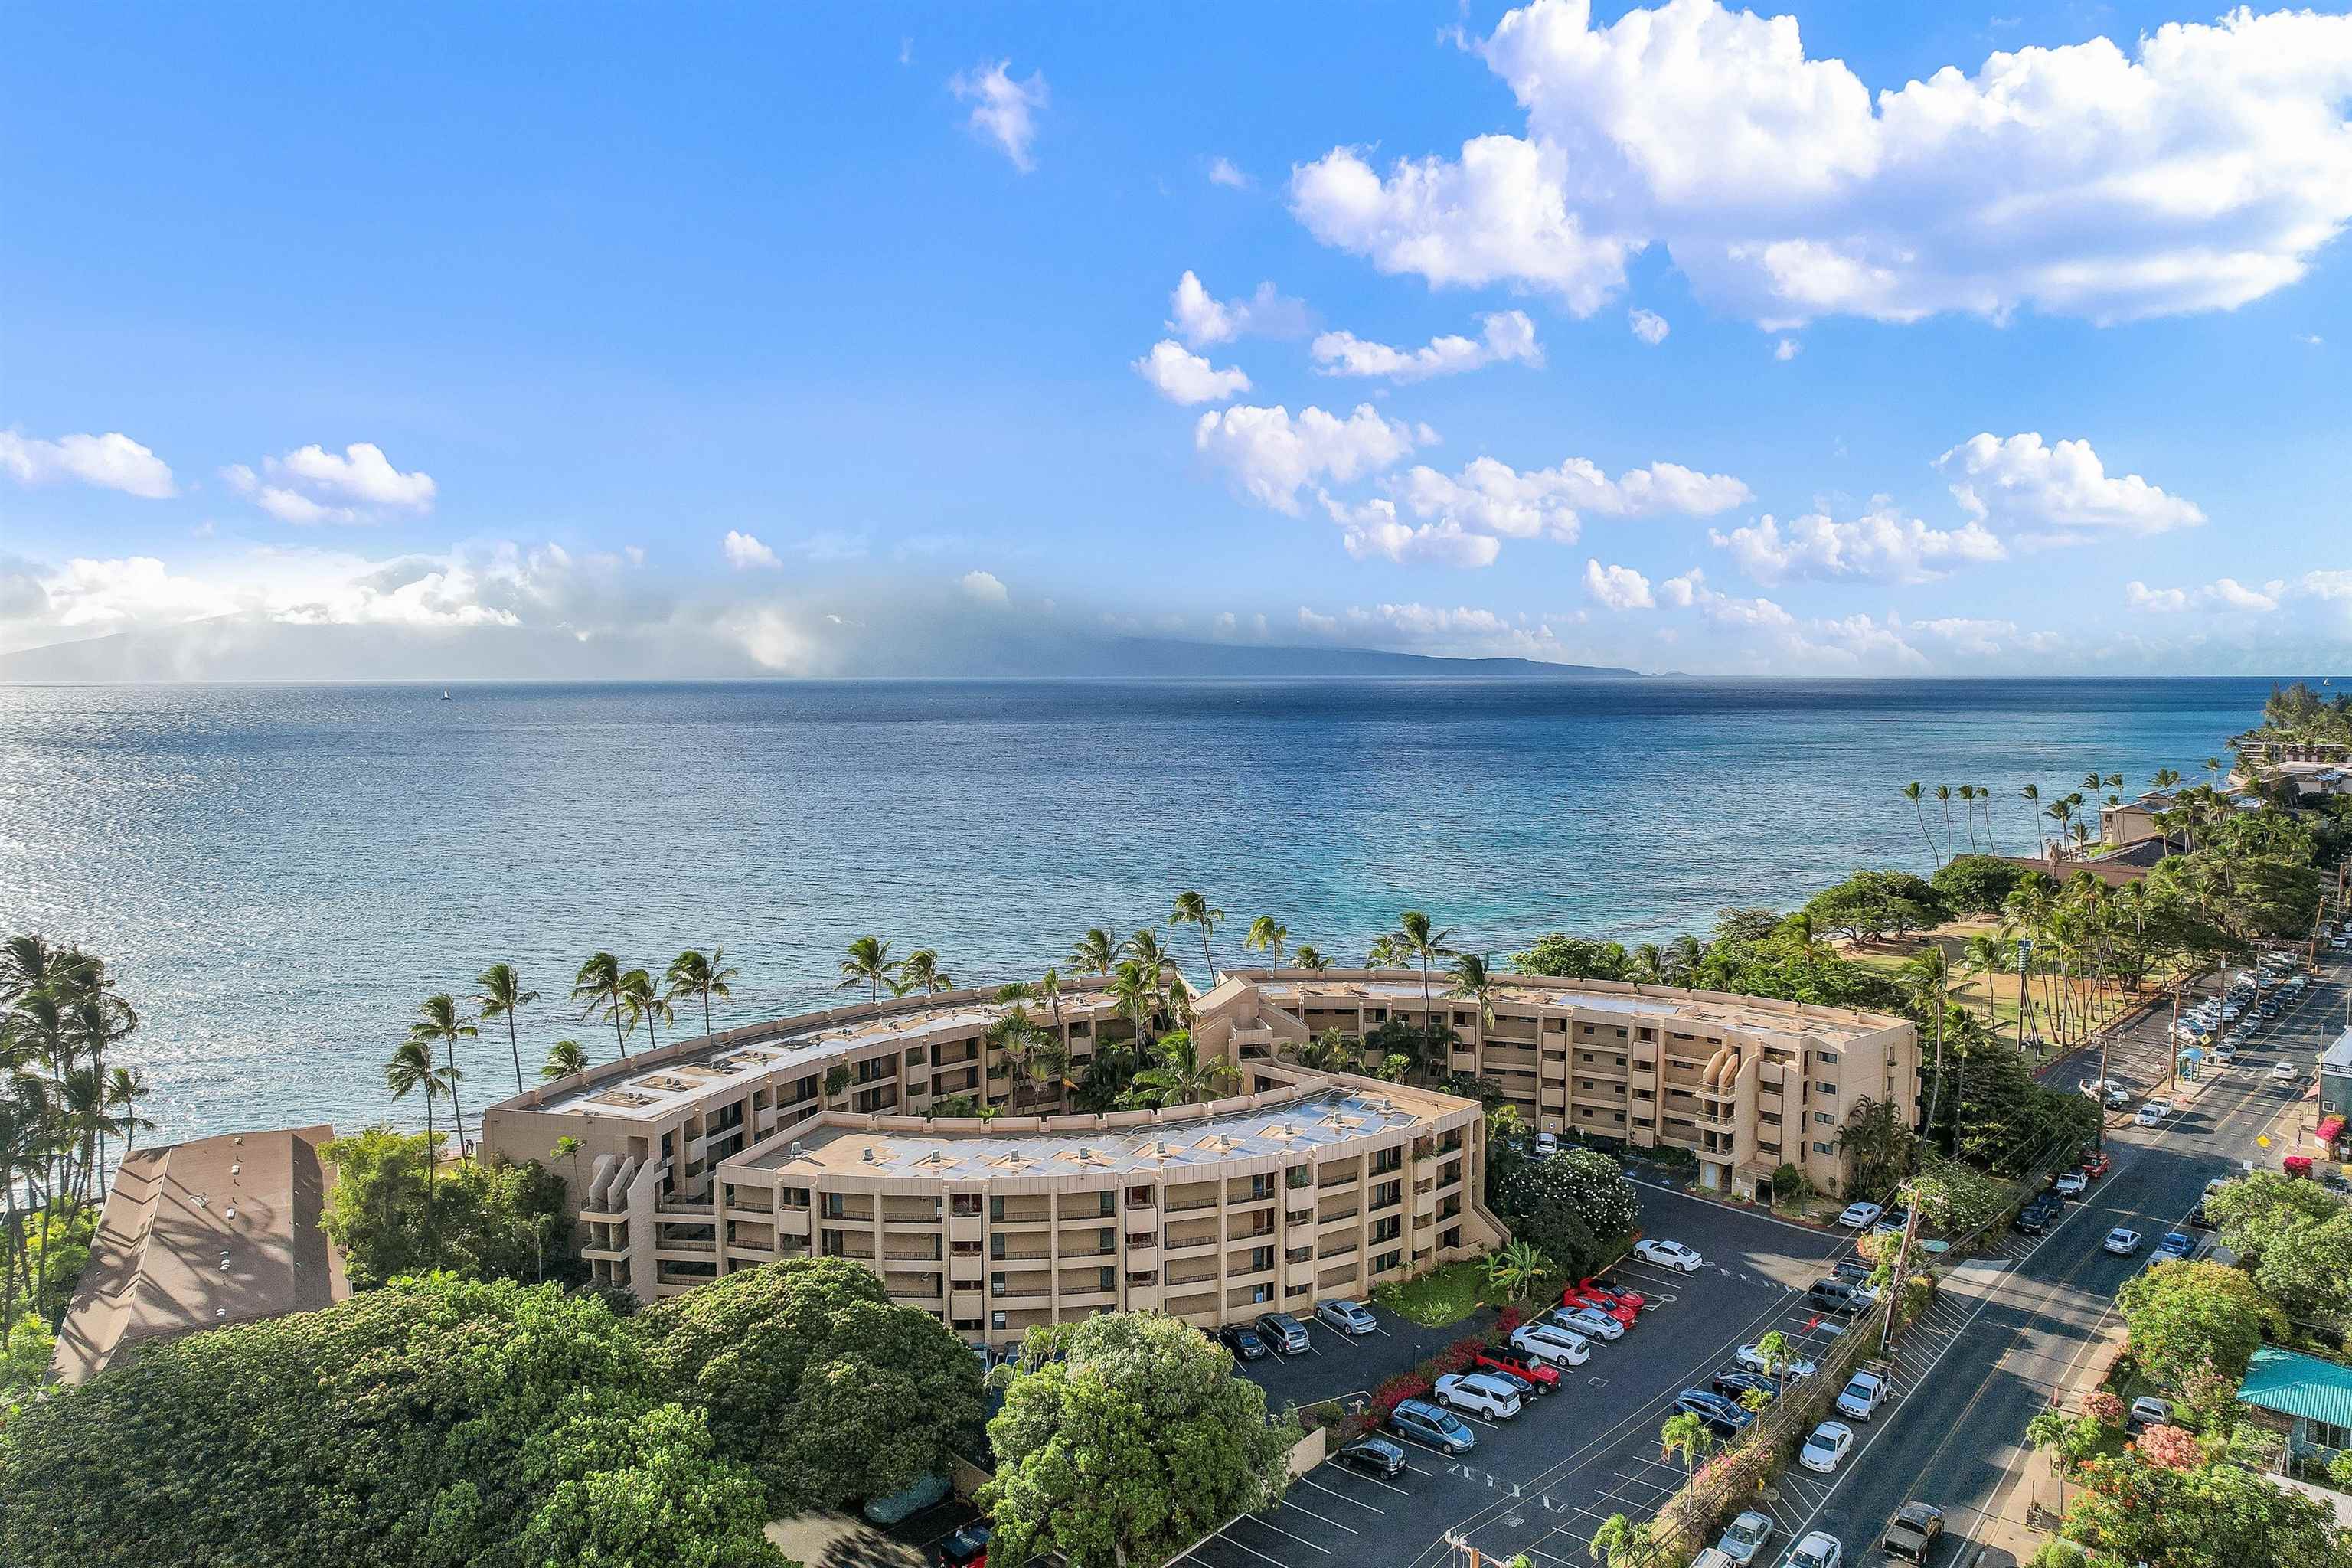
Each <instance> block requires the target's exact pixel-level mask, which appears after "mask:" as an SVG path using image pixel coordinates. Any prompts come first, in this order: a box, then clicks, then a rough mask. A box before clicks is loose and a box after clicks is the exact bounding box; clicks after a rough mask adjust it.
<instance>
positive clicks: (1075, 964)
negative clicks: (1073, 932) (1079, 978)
mask: <svg viewBox="0 0 2352 1568" xmlns="http://www.w3.org/2000/svg"><path fill="white" fill-rule="evenodd" d="M1067 962H1068V963H1069V966H1070V972H1071V973H1073V974H1097V975H1100V976H1101V977H1102V978H1103V979H1105V980H1108V979H1109V978H1110V973H1111V971H1112V970H1113V969H1116V968H1117V967H1118V940H1117V939H1116V938H1114V937H1113V936H1112V935H1111V934H1110V932H1108V931H1105V930H1103V928H1102V927H1100V926H1094V927H1091V928H1089V929H1088V931H1087V934H1086V935H1084V936H1082V937H1080V938H1078V940H1077V941H1076V942H1072V943H1071V944H1070V956H1069V958H1068V960H1067Z"/></svg>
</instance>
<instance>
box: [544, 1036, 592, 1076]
mask: <svg viewBox="0 0 2352 1568" xmlns="http://www.w3.org/2000/svg"><path fill="white" fill-rule="evenodd" d="M587 1070H588V1053H587V1052H585V1051H583V1050H582V1049H581V1048H580V1042H579V1041H577V1040H558V1041H556V1042H555V1044H553V1045H551V1046H550V1047H547V1062H546V1065H544V1066H543V1067H541V1068H540V1069H539V1076H540V1077H541V1078H542V1079H550V1080H552V1079H559V1078H570V1077H571V1076H572V1074H574V1073H583V1072H586V1071H587Z"/></svg>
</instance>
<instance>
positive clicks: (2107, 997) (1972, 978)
mask: <svg viewBox="0 0 2352 1568" xmlns="http://www.w3.org/2000/svg"><path fill="white" fill-rule="evenodd" d="M1990 929H1991V928H1990V927H1989V926H1984V925H1981V924H1975V925H1958V926H1945V927H1943V928H1942V929H1940V930H1938V931H1935V932H1933V933H1931V934H1930V935H1929V936H1927V938H1925V939H1914V940H1913V941H1911V942H1906V945H1905V946H1904V948H1903V950H1902V951H1900V952H1892V951H1869V952H1865V951H1863V950H1861V949H1858V948H1854V947H1847V948H1845V949H1843V952H1842V953H1841V956H1842V957H1843V958H1845V959H1847V960H1849V961H1850V962H1852V963H1858V964H1861V965H1862V966H1863V967H1864V968H1865V969H1874V970H1877V971H1879V972H1880V973H1886V974H1893V973H1895V972H1896V971H1898V970H1900V969H1901V968H1902V967H1903V965H1904V964H1905V963H1908V962H1909V961H1910V958H1911V956H1912V954H1914V953H1916V952H1918V951H1919V948H1920V947H1921V946H1922V945H1924V942H1936V943H1937V944H1938V945H1940V946H1941V947H1942V948H1943V950H1944V956H1945V957H1946V958H1948V959H1949V960H1950V961H1951V964H1952V981H1951V986H1950V990H1949V994H1950V996H1951V998H1952V1000H1953V1001H1954V1002H1956V1003H1958V1004H1959V1005H1962V1006H1965V1007H1967V1008H1968V1009H1969V1011H1970V1012H1972V1013H1979V1014H1980V1013H1982V1012H1983V1011H1984V1008H1985V1001H1986V993H1987V988H1988V987H1990V993H1991V1002H1992V1026H1993V1036H1994V1037H1995V1038H1996V1039H2003V1040H2008V1041H2011V1042H2012V1043H2014V1042H2015V1041H2016V1039H2017V1037H2018V1018H2019V1013H2020V1009H2019V1006H2018V988H2019V987H2018V977H2017V976H2016V975H2015V974H2011V973H2002V974H1992V975H1979V974H1965V973H1961V969H1960V965H1961V963H1962V962H1963V960H1964V958H1965V956H1966V949H1967V944H1968V939H1969V937H1971V936H1973V935H1975V934H1976V933H1977V932H1978V931H1987V930H1990ZM2032 986H2033V1007H2034V1022H2035V1023H2036V1024H2037V1025H2039V1026H2041V1028H2040V1032H2041V1034H2042V1037H2044V1038H2045V1039H2046V1038H2048V1037H2050V1035H2051V1027H2050V1026H2049V1025H2048V1024H2047V1023H2046V1022H2045V1021H2044V1017H2043V1015H2044V1012H2045V1010H2046V1009H2047V1007H2048V1005H2049V1002H2050V998H2051V996H2052V995H2053V994H2064V995H2065V996H2066V998H2067V1002H2066V1005H2067V1006H2068V1007H2069V1008H2070V1009H2073V1010H2075V1016H2079V1010H2080V1008H2081V1007H2082V1006H2083V1005H2084V1001H2085V1000H2086V999H2087V998H2089V997H2090V995H2091V985H2090V983H2089V982H2088V981H2085V980H2076V979H2060V980H2057V981H2056V982H2054V986H2055V993H2053V989H2052V986H2053V982H2051V981H2050V980H2048V979H2047V978H2046V977H2044V976H2042V975H2039V974H2037V975H2035V976H2034V977H2033V980H2032ZM2142 999H2143V998H2140V997H2135V996H2132V995H2131V994H2128V993H2126V994H2123V995H2121V996H2118V995H2117V994H2116V992H2115V991H2114V989H2113V988H2112V987H2110V988H2108V989H2106V990H2105V991H2103V992H2101V993H2100V994H2099V996H2098V997H2097V1000H2096V1005H2095V1008H2094V1011H2093V1015H2092V1016H2093V1017H2094V1019H2095V1023H2096V1024H2100V1025H2104V1024H2106V1023H2108V1022H2109V1021H2111V1020H2113V1019H2114V1018H2116V1017H2117V1016H2121V1015H2122V1014H2123V1013H2125V1012H2126V1011H2127V1010H2129V1009H2130V1008H2131V1007H2133V1006H2135V1005H2137V1003H2138V1002H2139V1001H2140V1000H2142Z"/></svg>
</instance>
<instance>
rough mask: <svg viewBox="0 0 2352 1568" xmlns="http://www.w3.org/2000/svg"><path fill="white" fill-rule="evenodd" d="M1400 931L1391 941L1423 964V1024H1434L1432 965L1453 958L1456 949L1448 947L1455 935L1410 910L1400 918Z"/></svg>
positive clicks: (1404, 953)
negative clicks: (1435, 959) (1450, 938)
mask: <svg viewBox="0 0 2352 1568" xmlns="http://www.w3.org/2000/svg"><path fill="white" fill-rule="evenodd" d="M1397 928H1398V929H1397V932H1396V934H1395V935H1394V936H1393V937H1391V938H1390V939H1389V940H1390V941H1391V942H1394V943H1396V947H1397V951H1398V952H1401V953H1402V954H1403V955H1405V956H1406V957H1408V958H1412V959H1414V960H1416V961H1418V962H1419V963H1420V964H1421V1014H1422V1022H1423V1024H1429V1023H1433V1022H1434V1009H1433V1004H1432V1002H1431V999H1430V994H1429V963H1430V960H1432V959H1434V958H1451V957H1453V956H1454V950H1453V949H1452V948H1450V947H1448V946H1446V945H1445V942H1446V940H1447V939H1448V938H1449V937H1451V936H1453V934H1454V932H1453V931H1451V930H1450V929H1449V930H1446V931H1439V930H1437V929H1436V928H1435V924H1434V922H1433V921H1431V920H1430V918H1429V917H1428V916H1427V915H1425V914H1423V913H1422V912H1421V911H1420V910H1405V911H1404V913H1403V914H1402V915H1399V916H1398V917H1397Z"/></svg>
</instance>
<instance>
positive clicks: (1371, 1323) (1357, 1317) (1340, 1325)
mask: <svg viewBox="0 0 2352 1568" xmlns="http://www.w3.org/2000/svg"><path fill="white" fill-rule="evenodd" d="M1315 1321H1317V1322H1319V1323H1321V1324H1323V1325H1324V1326H1325V1327H1326V1328H1333V1329H1337V1330H1339V1331H1340V1332H1341V1333H1343V1334H1369V1333H1372V1332H1374V1331H1377V1330H1378V1329H1379V1328H1380V1326H1381V1322H1380V1320H1379V1319H1378V1318H1375V1317H1373V1316H1372V1314H1371V1312H1370V1310H1369V1309H1368V1308H1366V1307H1365V1305H1364V1304H1363V1303H1362V1302H1361V1301H1350V1300H1348V1299H1347V1298H1346V1297H1344V1296H1342V1297H1339V1298H1338V1299H1337V1300H1329V1301H1318V1302H1317V1303H1316V1304H1315Z"/></svg>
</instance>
